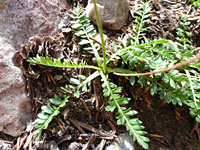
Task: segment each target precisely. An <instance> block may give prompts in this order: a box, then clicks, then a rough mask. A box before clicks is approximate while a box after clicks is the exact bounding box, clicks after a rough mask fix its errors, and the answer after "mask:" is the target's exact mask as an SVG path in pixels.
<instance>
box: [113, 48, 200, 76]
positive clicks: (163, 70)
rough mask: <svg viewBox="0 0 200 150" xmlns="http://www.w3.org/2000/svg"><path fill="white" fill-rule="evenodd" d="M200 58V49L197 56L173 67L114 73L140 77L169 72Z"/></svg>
mask: <svg viewBox="0 0 200 150" xmlns="http://www.w3.org/2000/svg"><path fill="white" fill-rule="evenodd" d="M199 50H200V48H199ZM199 59H200V51H199V53H198V54H197V55H196V56H194V57H193V58H191V59H188V60H186V61H184V62H181V63H178V64H175V65H173V66H171V67H168V68H164V69H161V70H158V71H151V72H146V73H133V74H132V73H130V74H127V73H117V72H114V74H115V75H118V76H126V77H130V76H132V77H135V76H138V77H139V76H147V75H154V74H157V73H162V72H169V71H171V70H174V69H177V68H180V67H182V66H185V65H187V64H189V63H192V62H194V61H197V60H199Z"/></svg>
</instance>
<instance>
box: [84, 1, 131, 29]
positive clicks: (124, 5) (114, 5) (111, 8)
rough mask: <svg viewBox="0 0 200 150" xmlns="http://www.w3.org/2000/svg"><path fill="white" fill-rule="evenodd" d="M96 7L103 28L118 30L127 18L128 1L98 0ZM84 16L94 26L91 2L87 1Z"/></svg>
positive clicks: (94, 17)
mask: <svg viewBox="0 0 200 150" xmlns="http://www.w3.org/2000/svg"><path fill="white" fill-rule="evenodd" d="M97 3H98V4H97V7H98V11H99V15H100V19H101V22H102V26H103V27H107V28H108V29H111V30H119V29H120V28H121V27H123V25H124V24H125V22H126V20H127V18H128V12H129V3H128V0H98V2H97ZM86 14H87V16H88V17H89V19H90V20H91V21H93V23H95V24H96V16H95V10H94V4H93V0H89V1H88V5H87V7H86Z"/></svg>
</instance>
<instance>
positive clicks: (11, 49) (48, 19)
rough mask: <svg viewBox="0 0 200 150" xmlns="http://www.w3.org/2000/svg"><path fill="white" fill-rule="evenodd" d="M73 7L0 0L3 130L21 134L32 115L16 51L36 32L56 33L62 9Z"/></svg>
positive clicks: (39, 0)
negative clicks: (14, 61)
mask: <svg viewBox="0 0 200 150" xmlns="http://www.w3.org/2000/svg"><path fill="white" fill-rule="evenodd" d="M70 7H71V6H69V5H66V1H64V0H63V1H62V0H25V1H24V0H0V132H3V133H6V134H9V135H11V136H19V135H20V134H21V132H22V131H23V130H24V127H25V126H26V123H27V121H30V119H31V116H32V115H31V104H30V101H29V99H28V97H27V95H26V93H25V83H24V81H23V77H22V73H21V70H20V69H19V68H17V67H15V66H14V65H13V64H12V57H13V55H14V53H15V52H16V50H19V49H20V46H21V44H22V43H25V42H27V41H28V39H29V38H30V37H31V36H33V35H39V36H49V35H54V34H55V33H56V32H57V30H58V29H57V26H58V24H59V22H60V18H59V17H58V14H59V11H60V9H62V8H66V9H69V8H70Z"/></svg>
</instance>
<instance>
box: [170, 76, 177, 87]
mask: <svg viewBox="0 0 200 150" xmlns="http://www.w3.org/2000/svg"><path fill="white" fill-rule="evenodd" d="M170 86H171V87H173V88H174V89H175V88H176V83H175V82H174V80H172V79H171V78H170Z"/></svg>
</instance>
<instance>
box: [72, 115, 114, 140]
mask: <svg viewBox="0 0 200 150" xmlns="http://www.w3.org/2000/svg"><path fill="white" fill-rule="evenodd" d="M69 121H70V122H72V123H75V124H77V125H78V126H81V127H83V128H85V129H87V130H89V131H92V132H94V133H96V134H98V135H100V136H105V137H114V135H113V134H112V133H109V132H106V131H103V130H99V129H96V128H94V127H92V126H90V125H88V124H86V123H83V122H81V121H78V120H75V119H69Z"/></svg>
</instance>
